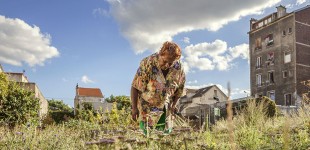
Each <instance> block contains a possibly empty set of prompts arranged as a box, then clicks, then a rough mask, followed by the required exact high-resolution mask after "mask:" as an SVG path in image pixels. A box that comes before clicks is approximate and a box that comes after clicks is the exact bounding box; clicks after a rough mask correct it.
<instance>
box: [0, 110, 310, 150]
mask: <svg viewBox="0 0 310 150" xmlns="http://www.w3.org/2000/svg"><path fill="white" fill-rule="evenodd" d="M118 117H119V118H116V119H117V120H118V122H115V121H110V123H108V124H101V123H94V122H93V123H91V122H87V121H82V120H74V119H72V120H69V121H68V122H66V123H63V124H58V125H55V124H54V125H48V126H46V127H45V128H44V129H41V128H36V127H32V126H28V127H27V126H19V127H16V128H15V129H8V128H6V127H0V149H3V150H6V149H8V150H11V149H66V150H67V149H129V150H130V149H178V150H182V149H221V150H222V149H310V129H309V128H310V108H309V106H308V107H305V108H303V109H299V110H298V112H296V113H295V114H292V115H285V116H276V117H274V118H268V117H266V115H265V114H264V113H263V108H262V107H259V106H255V105H249V107H248V109H246V110H244V111H243V112H240V113H239V115H237V116H235V117H234V118H233V120H232V121H227V120H221V121H218V122H217V124H216V125H214V126H213V127H212V128H211V130H207V131H204V132H202V131H194V130H193V129H191V128H189V127H178V128H176V129H175V130H174V131H173V132H172V133H171V134H170V135H163V134H162V133H161V132H157V131H153V130H150V135H149V137H146V136H144V135H143V134H141V132H140V131H139V130H138V129H137V126H134V125H132V124H131V123H130V122H128V121H120V120H122V119H121V118H122V117H124V115H119V116H118ZM123 120H125V119H123Z"/></svg>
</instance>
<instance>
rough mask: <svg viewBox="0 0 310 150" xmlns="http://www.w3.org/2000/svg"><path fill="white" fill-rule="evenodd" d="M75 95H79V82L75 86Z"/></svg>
mask: <svg viewBox="0 0 310 150" xmlns="http://www.w3.org/2000/svg"><path fill="white" fill-rule="evenodd" d="M75 95H76V96H78V95H79V84H78V83H77V84H76V87H75Z"/></svg>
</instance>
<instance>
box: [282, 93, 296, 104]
mask: <svg viewBox="0 0 310 150" xmlns="http://www.w3.org/2000/svg"><path fill="white" fill-rule="evenodd" d="M284 98H285V105H286V106H291V105H294V104H293V100H292V94H285V95H284Z"/></svg>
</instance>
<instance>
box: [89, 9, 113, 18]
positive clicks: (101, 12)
mask: <svg viewBox="0 0 310 150" xmlns="http://www.w3.org/2000/svg"><path fill="white" fill-rule="evenodd" d="M93 15H94V16H97V15H99V16H103V17H109V16H110V13H109V12H108V11H107V10H105V9H103V8H96V9H94V10H93Z"/></svg>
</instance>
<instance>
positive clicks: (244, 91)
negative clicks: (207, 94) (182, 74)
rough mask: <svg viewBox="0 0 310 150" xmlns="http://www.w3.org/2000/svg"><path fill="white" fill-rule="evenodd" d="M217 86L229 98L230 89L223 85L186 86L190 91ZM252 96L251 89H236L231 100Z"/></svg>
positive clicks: (232, 91) (233, 90)
mask: <svg viewBox="0 0 310 150" xmlns="http://www.w3.org/2000/svg"><path fill="white" fill-rule="evenodd" d="M212 85H216V86H217V87H218V88H219V89H220V90H221V91H222V92H223V93H224V94H226V96H228V89H227V88H225V87H224V86H222V85H221V84H213V83H209V84H203V85H197V86H190V85H185V88H188V89H201V88H204V87H208V86H212ZM246 96H250V90H249V89H239V88H234V89H232V90H231V94H230V98H231V99H236V98H241V97H246Z"/></svg>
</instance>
